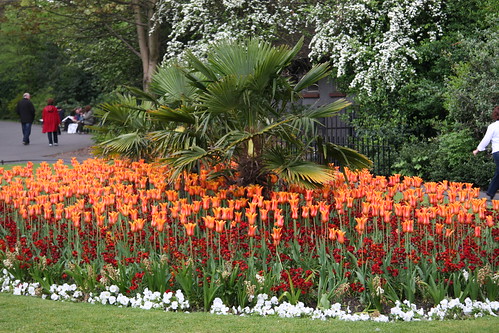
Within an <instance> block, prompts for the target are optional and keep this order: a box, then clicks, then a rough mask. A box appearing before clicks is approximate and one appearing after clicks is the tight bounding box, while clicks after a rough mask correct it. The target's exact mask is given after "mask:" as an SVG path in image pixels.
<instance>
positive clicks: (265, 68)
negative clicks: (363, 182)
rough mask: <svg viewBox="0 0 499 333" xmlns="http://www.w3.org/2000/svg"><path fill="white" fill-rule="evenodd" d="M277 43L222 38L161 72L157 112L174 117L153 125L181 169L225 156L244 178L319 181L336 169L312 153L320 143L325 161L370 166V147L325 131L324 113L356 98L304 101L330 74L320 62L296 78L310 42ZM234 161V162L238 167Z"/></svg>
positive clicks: (230, 171)
mask: <svg viewBox="0 0 499 333" xmlns="http://www.w3.org/2000/svg"><path fill="white" fill-rule="evenodd" d="M302 42H303V41H302V40H300V41H299V42H298V43H297V44H296V45H295V46H294V47H293V48H290V47H288V46H278V47H275V46H272V45H271V44H270V43H267V42H263V41H260V40H256V39H250V40H245V41H242V42H237V43H234V42H222V43H219V44H216V45H215V46H214V47H213V48H212V49H211V51H210V52H209V53H208V56H207V59H206V60H204V59H199V58H197V57H195V56H194V55H193V54H189V55H188V56H187V59H186V63H185V64H184V65H183V66H181V65H179V64H171V65H169V66H166V67H164V68H162V69H160V70H158V72H157V73H156V75H155V76H154V77H153V82H152V84H151V91H152V92H153V93H155V94H157V95H159V96H160V99H159V101H158V103H160V104H161V107H159V108H157V109H156V110H153V111H150V114H151V116H152V118H153V119H156V120H158V121H161V122H164V121H166V122H169V123H170V124H174V125H173V126H170V127H169V128H165V129H162V130H159V131H154V132H153V133H151V137H152V138H153V140H155V141H156V142H157V143H158V149H159V152H160V154H161V155H162V156H164V157H165V158H166V161H167V162H168V163H170V164H171V165H172V166H173V168H174V170H175V172H174V173H173V177H177V176H178V175H179V174H180V173H181V172H183V171H185V170H191V169H193V168H196V167H199V165H200V164H201V165H204V166H205V167H208V168H209V167H210V166H213V165H215V164H218V163H222V164H223V165H224V166H226V168H224V169H223V173H224V174H225V175H226V176H228V177H231V178H232V179H234V176H236V178H235V179H237V181H238V183H240V184H241V185H246V184H252V183H260V184H265V183H266V182H267V181H268V177H269V175H271V174H274V175H277V176H278V177H280V178H281V179H283V180H285V181H287V182H290V183H300V184H302V185H308V186H316V185H320V184H322V183H324V182H327V181H329V180H330V179H331V173H330V170H329V169H328V168H327V167H326V166H324V165H319V164H317V163H314V162H311V161H308V160H307V158H306V157H307V156H308V155H310V152H311V150H310V147H312V146H314V145H315V146H318V149H319V153H320V154H321V155H322V157H323V158H324V161H326V162H327V161H331V160H337V161H339V162H341V163H342V164H343V165H346V166H348V167H350V168H359V167H360V168H363V167H370V166H371V162H370V161H369V160H368V159H367V158H366V157H365V156H363V155H361V154H359V153H357V152H355V151H353V150H351V149H349V148H346V147H341V146H338V145H334V144H332V143H329V142H323V140H322V139H321V138H320V137H319V136H318V135H317V131H316V128H317V126H320V125H321V124H320V120H321V119H323V118H327V117H332V116H335V115H337V114H338V112H339V111H340V110H342V109H343V108H345V107H347V106H348V105H350V103H349V102H348V101H346V100H339V101H336V102H334V103H331V104H329V105H325V106H321V107H317V108H316V107H307V108H303V107H297V103H296V102H297V101H298V100H299V99H300V92H301V91H302V90H303V89H304V88H306V87H308V86H310V85H312V84H314V83H316V82H317V81H319V80H320V79H322V78H324V77H326V76H328V75H329V74H330V71H329V68H328V66H327V65H326V64H321V65H317V66H313V67H312V68H311V69H310V71H308V73H306V74H305V75H304V76H303V77H302V78H301V80H299V81H298V82H293V80H292V79H291V78H290V77H289V76H285V75H284V72H285V70H286V69H287V68H288V67H289V65H290V64H291V63H292V61H293V59H294V58H295V56H296V54H297V53H298V51H299V50H300V48H301V46H302ZM231 166H233V167H231Z"/></svg>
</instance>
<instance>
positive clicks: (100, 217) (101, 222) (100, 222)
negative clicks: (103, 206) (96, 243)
mask: <svg viewBox="0 0 499 333" xmlns="http://www.w3.org/2000/svg"><path fill="white" fill-rule="evenodd" d="M105 219H106V215H97V226H99V227H103V226H104V221H105Z"/></svg>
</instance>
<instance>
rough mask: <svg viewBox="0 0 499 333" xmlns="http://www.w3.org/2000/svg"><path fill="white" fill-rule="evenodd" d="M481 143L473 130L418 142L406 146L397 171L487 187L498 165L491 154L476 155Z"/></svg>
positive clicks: (428, 179)
mask: <svg viewBox="0 0 499 333" xmlns="http://www.w3.org/2000/svg"><path fill="white" fill-rule="evenodd" d="M477 144H478V142H477V140H476V139H474V138H473V135H472V133H471V130H469V129H462V130H459V129H456V130H454V131H450V132H448V133H446V134H442V135H440V136H438V137H436V138H435V139H433V140H425V141H416V140H415V141H412V142H410V143H408V144H405V145H404V146H402V148H401V149H400V153H399V157H398V159H397V162H396V163H395V164H394V165H393V169H394V172H396V173H400V174H402V175H404V176H419V177H421V178H423V179H424V180H425V181H442V180H448V181H454V182H466V183H473V184H475V185H476V186H478V187H482V188H485V187H486V186H487V185H488V183H489V181H490V178H491V177H492V175H493V171H494V162H493V160H492V158H491V156H490V155H488V154H483V153H482V154H479V155H478V156H473V154H472V153H471V152H472V150H473V149H475V147H476V146H477Z"/></svg>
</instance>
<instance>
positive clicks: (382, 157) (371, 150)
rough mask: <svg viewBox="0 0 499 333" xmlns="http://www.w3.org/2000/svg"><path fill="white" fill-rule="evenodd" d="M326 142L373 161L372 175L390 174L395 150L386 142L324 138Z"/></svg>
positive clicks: (348, 138)
mask: <svg viewBox="0 0 499 333" xmlns="http://www.w3.org/2000/svg"><path fill="white" fill-rule="evenodd" d="M326 140H327V141H329V142H332V143H334V144H337V145H340V146H345V147H348V148H351V149H354V150H356V151H358V152H359V153H361V154H364V155H365V156H367V157H368V158H369V159H370V160H371V161H373V169H372V173H373V174H375V175H380V176H389V175H391V174H392V169H391V166H392V163H393V159H394V157H395V148H394V147H393V146H392V145H390V143H389V142H388V140H385V139H377V138H356V137H353V136H351V137H326Z"/></svg>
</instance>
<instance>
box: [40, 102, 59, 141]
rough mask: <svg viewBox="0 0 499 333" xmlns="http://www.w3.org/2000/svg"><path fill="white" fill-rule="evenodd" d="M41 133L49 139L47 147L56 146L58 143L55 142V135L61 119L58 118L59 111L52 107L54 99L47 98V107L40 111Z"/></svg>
mask: <svg viewBox="0 0 499 333" xmlns="http://www.w3.org/2000/svg"><path fill="white" fill-rule="evenodd" d="M42 119H43V126H42V133H47V135H48V139H49V146H52V145H54V146H57V145H59V142H58V140H57V133H58V130H59V124H60V123H61V119H60V118H59V111H58V110H57V108H56V107H55V106H54V99H53V98H49V99H48V100H47V106H46V107H44V108H43V111H42Z"/></svg>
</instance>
